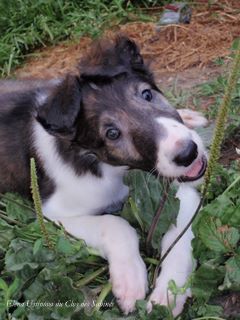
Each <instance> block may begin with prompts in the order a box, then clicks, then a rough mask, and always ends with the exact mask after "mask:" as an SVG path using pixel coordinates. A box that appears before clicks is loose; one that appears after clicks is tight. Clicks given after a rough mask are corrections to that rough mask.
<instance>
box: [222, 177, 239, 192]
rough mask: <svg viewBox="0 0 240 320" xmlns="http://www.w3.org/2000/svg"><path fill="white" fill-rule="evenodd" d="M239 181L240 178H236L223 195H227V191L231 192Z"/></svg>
mask: <svg viewBox="0 0 240 320" xmlns="http://www.w3.org/2000/svg"><path fill="white" fill-rule="evenodd" d="M239 181H240V176H239V177H237V178H236V179H235V180H234V181H233V182H232V183H231V184H230V186H228V187H227V189H226V190H225V191H224V192H223V194H225V193H227V192H228V191H229V190H231V189H232V188H233V187H234V186H235V185H236V184H237V183H238V182H239Z"/></svg>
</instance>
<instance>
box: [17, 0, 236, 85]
mask: <svg viewBox="0 0 240 320" xmlns="http://www.w3.org/2000/svg"><path fill="white" fill-rule="evenodd" d="M207 3H208V1H207V0H201V1H197V5H196V7H195V8H194V10H193V17H192V21H191V23H190V24H189V25H182V24H181V25H168V26H164V27H161V29H160V31H157V28H156V24H154V23H142V22H134V23H128V24H126V25H121V26H118V27H116V30H114V32H115V31H117V32H121V33H125V34H127V35H128V36H130V37H131V38H132V39H133V40H135V41H137V43H138V44H139V45H140V47H141V51H142V53H143V56H144V58H145V59H148V60H151V61H152V63H151V65H152V68H153V70H154V72H155V74H156V76H157V79H162V80H161V81H160V83H166V82H171V79H170V80H169V78H171V77H172V78H173V77H175V76H176V75H179V77H180V79H181V83H182V85H185V84H186V86H192V85H193V84H196V83H200V82H202V81H203V80H205V79H208V77H209V76H210V77H211V76H212V75H214V74H215V71H217V73H219V70H215V71H212V70H211V69H212V68H211V63H212V62H213V61H214V60H215V59H216V58H219V57H226V56H228V55H229V53H230V50H229V48H230V47H231V44H232V42H233V40H234V39H235V38H237V37H240V1H239V0H232V1H231V0H220V1H215V4H213V5H211V6H208V5H207ZM159 15H160V12H159V14H158V16H159ZM106 35H107V36H112V35H113V31H107V32H106ZM90 43H91V39H90V38H88V37H82V38H80V39H79V40H78V41H77V42H75V43H69V42H68V43H61V44H59V45H57V46H54V47H48V48H44V49H42V50H40V51H38V52H37V53H36V56H35V57H34V58H30V59H29V60H28V61H27V63H26V65H25V66H24V67H23V68H21V69H19V70H17V71H16V75H17V76H18V77H24V78H26V77H27V78H29V77H30V78H31V77H37V78H52V77H59V76H61V75H64V74H65V73H67V72H74V71H75V70H76V65H77V64H78V62H79V60H80V59H81V57H82V56H83V55H85V54H86V51H87V49H88V48H89V45H90ZM209 66H210V67H209ZM220 70H221V69H220ZM220 72H221V71H220Z"/></svg>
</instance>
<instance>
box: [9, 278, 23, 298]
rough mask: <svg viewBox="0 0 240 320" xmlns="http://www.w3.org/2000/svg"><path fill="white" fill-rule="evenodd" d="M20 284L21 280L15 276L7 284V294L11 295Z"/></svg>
mask: <svg viewBox="0 0 240 320" xmlns="http://www.w3.org/2000/svg"><path fill="white" fill-rule="evenodd" d="M20 286H21V280H20V279H19V278H15V279H14V281H13V283H11V285H10V286H9V289H8V296H9V297H13V296H14V295H15V294H16V292H17V291H18V290H19V289H20Z"/></svg>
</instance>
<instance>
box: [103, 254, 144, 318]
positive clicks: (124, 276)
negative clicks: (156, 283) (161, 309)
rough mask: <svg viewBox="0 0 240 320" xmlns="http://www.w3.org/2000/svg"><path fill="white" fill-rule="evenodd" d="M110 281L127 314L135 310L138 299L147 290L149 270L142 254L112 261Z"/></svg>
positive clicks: (118, 300) (142, 297) (120, 304)
mask: <svg viewBox="0 0 240 320" xmlns="http://www.w3.org/2000/svg"><path fill="white" fill-rule="evenodd" d="M109 269H110V281H111V282H112V291H113V294H114V295H115V297H116V298H117V302H118V304H119V306H120V308H121V309H122V311H123V312H124V313H125V314H128V313H129V312H132V311H134V309H135V303H136V301H137V300H140V299H144V298H145V295H146V292H147V287H148V284H147V270H146V266H145V264H144V262H143V260H142V258H141V257H140V256H135V257H129V259H126V260H119V259H117V258H116V259H114V261H112V262H110V266H109Z"/></svg>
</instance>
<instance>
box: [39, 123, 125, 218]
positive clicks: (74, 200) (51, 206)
mask: <svg viewBox="0 0 240 320" xmlns="http://www.w3.org/2000/svg"><path fill="white" fill-rule="evenodd" d="M33 136H34V137H33V138H34V145H35V148H36V151H37V153H38V156H39V157H40V159H41V161H42V164H43V167H44V169H45V171H46V173H47V175H48V176H49V177H50V178H51V179H52V180H53V181H54V184H55V191H54V193H53V194H52V195H51V196H50V197H49V199H47V200H46V201H45V202H44V203H43V211H44V214H45V215H46V216H47V217H48V218H50V219H58V218H60V217H73V216H81V215H89V214H96V213H99V212H101V210H102V209H104V208H106V207H107V206H109V205H111V204H112V203H115V202H118V201H121V200H122V199H124V198H125V197H126V196H127V194H128V188H127V187H126V186H125V185H124V184H123V182H122V178H123V175H124V172H125V170H126V168H125V167H113V166H110V165H108V164H105V163H102V164H101V169H102V177H100V178H99V177H96V176H94V175H93V174H91V173H90V172H88V173H86V174H83V175H80V176H79V175H76V173H75V172H74V169H73V168H72V167H71V165H70V164H68V163H66V162H64V160H63V159H62V158H61V157H60V155H59V154H58V152H57V149H56V141H55V139H56V138H55V137H53V136H51V135H50V134H48V133H47V132H46V131H45V130H44V129H43V128H42V126H41V125H40V124H38V123H37V122H35V123H34V128H33Z"/></svg>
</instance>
